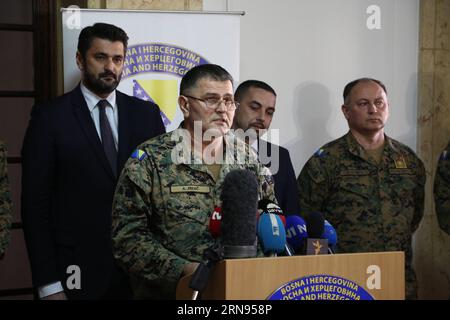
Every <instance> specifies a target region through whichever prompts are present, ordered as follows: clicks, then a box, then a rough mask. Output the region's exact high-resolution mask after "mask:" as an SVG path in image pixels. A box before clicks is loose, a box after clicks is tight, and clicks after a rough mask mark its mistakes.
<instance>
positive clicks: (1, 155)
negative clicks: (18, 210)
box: [0, 141, 11, 258]
mask: <svg viewBox="0 0 450 320" xmlns="http://www.w3.org/2000/svg"><path fill="white" fill-rule="evenodd" d="M10 228H11V196H10V193H9V184H8V176H7V171H6V146H5V144H4V143H3V142H1V141H0V258H1V257H3V255H4V253H5V251H6V248H7V247H8V244H9V229H10Z"/></svg>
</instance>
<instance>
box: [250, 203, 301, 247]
mask: <svg viewBox="0 0 450 320" xmlns="http://www.w3.org/2000/svg"><path fill="white" fill-rule="evenodd" d="M258 211H259V213H260V216H259V217H261V215H262V214H275V215H277V216H278V217H279V218H280V219H281V222H282V223H283V227H284V229H285V230H286V216H285V215H284V212H283V210H281V208H280V206H278V205H277V204H276V203H275V202H273V201H272V200H270V199H267V198H264V199H261V200H259V202H258ZM258 223H259V220H258ZM258 235H259V233H258ZM259 239H260V240H261V238H259ZM284 243H285V245H284V246H285V248H284V250H285V252H286V255H288V256H292V255H293V254H292V249H291V247H290V245H289V244H288V243H286V241H284Z"/></svg>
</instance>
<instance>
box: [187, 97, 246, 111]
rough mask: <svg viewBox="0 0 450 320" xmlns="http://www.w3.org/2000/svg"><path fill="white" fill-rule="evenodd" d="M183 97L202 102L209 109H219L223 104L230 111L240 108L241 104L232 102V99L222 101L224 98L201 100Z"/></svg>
mask: <svg viewBox="0 0 450 320" xmlns="http://www.w3.org/2000/svg"><path fill="white" fill-rule="evenodd" d="M183 96H185V97H186V98H191V99H194V100H198V101H201V102H203V103H204V104H205V106H206V107H207V108H209V109H213V110H215V109H217V107H218V106H219V105H220V104H221V103H222V102H223V103H224V104H225V107H226V108H227V110H228V111H231V110H234V109H236V108H239V102H237V101H234V100H231V99H222V98H215V97H211V98H206V99H200V98H196V97H193V96H188V95H186V94H184V95H183Z"/></svg>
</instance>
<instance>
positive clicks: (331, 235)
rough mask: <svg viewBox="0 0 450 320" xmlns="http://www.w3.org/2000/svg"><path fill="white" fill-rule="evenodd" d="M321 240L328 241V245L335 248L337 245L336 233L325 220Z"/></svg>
mask: <svg viewBox="0 0 450 320" xmlns="http://www.w3.org/2000/svg"><path fill="white" fill-rule="evenodd" d="M322 238H324V239H328V244H329V245H331V246H335V245H336V244H337V233H336V230H335V229H334V227H333V226H332V225H331V224H330V223H329V222H328V221H327V220H325V223H324V231H323V235H322Z"/></svg>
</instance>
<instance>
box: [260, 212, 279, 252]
mask: <svg viewBox="0 0 450 320" xmlns="http://www.w3.org/2000/svg"><path fill="white" fill-rule="evenodd" d="M258 239H259V243H260V244H261V248H262V250H263V252H264V254H265V255H267V256H270V257H276V256H277V255H278V254H280V253H282V252H284V251H285V249H286V230H285V229H284V225H283V221H282V220H281V218H280V216H279V215H277V214H273V213H262V214H261V216H260V217H259V220H258Z"/></svg>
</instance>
